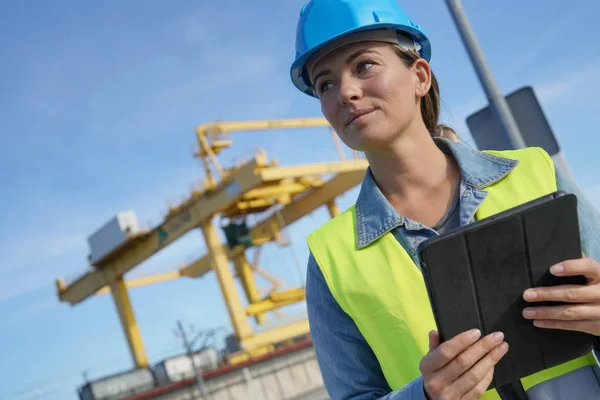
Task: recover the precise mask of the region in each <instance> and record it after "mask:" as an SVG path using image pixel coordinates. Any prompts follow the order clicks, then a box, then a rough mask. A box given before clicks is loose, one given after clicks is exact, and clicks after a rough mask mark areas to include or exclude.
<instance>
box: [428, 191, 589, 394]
mask: <svg viewBox="0 0 600 400" xmlns="http://www.w3.org/2000/svg"><path fill="white" fill-rule="evenodd" d="M419 255H420V261H421V267H422V270H423V274H424V277H425V282H426V286H427V290H428V293H429V298H430V301H431V305H432V308H433V311H434V316H435V320H436V324H437V327H438V332H439V333H440V336H441V340H442V341H445V340H447V339H450V338H452V337H454V336H455V335H457V334H459V333H461V332H464V331H466V330H468V329H472V328H479V329H480V330H481V332H482V334H483V335H486V334H489V333H492V332H495V331H502V332H504V334H505V341H506V342H507V343H508V344H509V346H510V347H509V351H508V353H507V354H506V355H505V356H504V358H503V359H502V360H500V362H499V363H498V364H497V365H496V368H495V371H494V379H493V381H492V383H491V385H490V389H491V388H496V387H499V386H502V385H505V384H507V383H511V382H515V381H517V380H518V379H520V378H522V377H525V376H528V375H530V374H533V373H535V372H538V371H541V370H543V369H547V368H550V367H553V366H555V365H559V364H561V363H564V362H567V361H569V360H571V359H574V358H577V357H580V356H582V355H584V354H587V353H588V352H589V351H591V349H592V347H593V336H592V335H588V334H585V333H580V332H570V331H562V330H550V329H542V328H536V327H535V326H533V321H531V320H527V319H525V318H523V316H522V310H523V308H524V307H526V306H527V305H528V304H530V303H528V302H526V301H524V300H523V297H522V295H523V292H524V291H525V290H526V289H527V288H530V287H535V286H551V285H556V284H585V283H586V280H585V278H584V277H581V276H578V277H560V278H558V277H555V276H553V275H551V274H550V272H549V268H550V267H551V266H552V265H554V264H556V263H559V262H561V261H564V260H567V259H573V258H581V244H580V236H579V223H578V218H577V199H576V197H575V196H574V195H571V194H564V193H562V192H557V193H553V194H551V195H549V196H544V197H543V198H540V199H537V200H534V201H532V202H529V203H526V204H524V205H522V206H519V207H516V208H514V209H511V210H508V211H505V212H503V213H499V214H497V215H495V216H492V217H489V218H486V219H483V220H481V221H477V222H475V223H473V224H471V225H467V226H465V227H461V228H458V229H456V230H453V231H449V232H447V233H446V234H443V235H440V236H437V237H435V238H432V239H429V240H428V241H427V242H424V243H423V244H422V245H421V246H420V247H419ZM531 304H532V305H534V304H535V303H531ZM538 304H539V303H538ZM554 304H556V303H554ZM483 335H482V336H483Z"/></svg>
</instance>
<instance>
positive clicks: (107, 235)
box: [88, 210, 140, 264]
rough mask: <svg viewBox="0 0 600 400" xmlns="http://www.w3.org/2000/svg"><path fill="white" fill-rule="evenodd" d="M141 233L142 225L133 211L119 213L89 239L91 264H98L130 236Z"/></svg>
mask: <svg viewBox="0 0 600 400" xmlns="http://www.w3.org/2000/svg"><path fill="white" fill-rule="evenodd" d="M139 232H140V225H139V222H138V219H137V216H136V215H135V213H134V212H133V211H131V210H129V211H121V212H118V213H117V215H115V216H114V217H113V218H111V219H110V220H109V221H108V222H107V223H105V224H104V225H103V226H102V227H101V228H100V229H98V230H97V231H96V232H94V233H93V234H91V235H90V236H89V237H88V245H89V248H90V255H89V256H88V258H89V261H90V263H91V264H94V263H96V262H97V261H98V260H100V259H101V258H102V257H104V256H106V255H107V254H109V253H110V252H111V251H113V250H114V249H116V248H117V247H119V246H120V245H121V244H123V243H124V242H125V241H127V239H128V238H129V237H130V236H133V235H135V234H137V233H139Z"/></svg>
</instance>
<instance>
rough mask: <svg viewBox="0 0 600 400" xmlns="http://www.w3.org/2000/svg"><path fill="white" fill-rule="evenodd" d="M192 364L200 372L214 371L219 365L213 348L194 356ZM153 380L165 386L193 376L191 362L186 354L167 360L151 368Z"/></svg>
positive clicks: (217, 355) (216, 353)
mask: <svg viewBox="0 0 600 400" xmlns="http://www.w3.org/2000/svg"><path fill="white" fill-rule="evenodd" d="M194 364H196V365H198V366H199V367H200V370H201V371H202V372H206V371H210V370H213V369H216V368H217V367H218V365H219V353H218V352H217V351H216V350H215V349H213V348H206V349H204V350H201V351H199V352H197V353H195V354H194ZM153 372H154V378H155V379H156V383H157V384H158V385H167V384H169V383H173V382H177V381H180V380H183V379H187V378H191V377H194V376H195V372H194V368H193V366H192V360H191V359H190V357H189V356H188V355H187V354H182V355H180V356H176V357H172V358H168V359H166V360H163V361H161V362H160V363H158V364H156V365H155V366H154V367H153Z"/></svg>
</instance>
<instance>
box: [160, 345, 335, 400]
mask: <svg viewBox="0 0 600 400" xmlns="http://www.w3.org/2000/svg"><path fill="white" fill-rule="evenodd" d="M205 385H206V389H207V391H208V394H209V398H208V399H206V400H209V399H210V400H237V399H251V400H292V399H294V400H328V399H329V397H328V396H327V393H326V392H325V389H324V387H323V379H322V377H321V373H320V370H319V365H318V364H317V360H316V355H315V352H314V349H313V347H312V346H309V347H305V348H301V349H299V350H296V351H293V352H290V353H286V354H282V355H279V356H277V357H276V358H271V359H267V360H264V361H260V362H258V363H256V364H252V365H248V366H246V367H244V368H242V369H239V370H234V371H230V372H227V373H224V374H220V375H217V376H213V377H211V378H209V379H207V380H206V382H205ZM152 399H160V400H191V399H201V397H200V392H199V390H198V388H197V386H196V385H192V386H187V387H182V388H179V389H176V390H174V391H171V392H169V393H163V394H160V395H157V396H153V397H152Z"/></svg>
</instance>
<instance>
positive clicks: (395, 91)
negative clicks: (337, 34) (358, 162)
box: [311, 42, 431, 151]
mask: <svg viewBox="0 0 600 400" xmlns="http://www.w3.org/2000/svg"><path fill="white" fill-rule="evenodd" d="M311 80H312V82H313V85H314V88H315V91H316V93H317V95H318V96H319V99H320V102H321V110H322V112H323V115H324V116H325V118H326V119H327V120H328V122H329V123H330V124H331V126H333V128H334V129H335V130H336V132H337V133H338V135H339V136H340V139H341V140H342V141H343V142H344V143H345V144H346V145H347V146H348V147H350V148H352V149H354V150H358V151H372V150H376V149H378V148H385V147H386V146H389V145H390V144H391V143H392V142H394V141H395V140H396V139H397V138H398V137H399V136H400V135H402V133H403V132H405V131H407V129H410V127H411V126H414V125H415V124H419V123H421V124H423V120H422V118H421V111H420V99H421V98H422V97H423V96H425V95H426V94H427V91H428V90H429V87H430V84H431V72H430V69H429V65H428V64H427V62H426V61H425V60H422V59H418V60H417V61H416V62H415V63H414V64H413V66H412V67H410V68H408V67H406V65H405V64H404V62H403V61H402V60H401V59H400V57H399V56H398V54H397V53H396V51H395V50H394V48H393V47H392V46H391V45H390V44H388V43H382V42H360V43H352V44H349V45H346V46H344V47H341V48H339V49H337V50H335V51H333V52H331V53H329V54H327V55H326V56H325V57H323V58H321V59H320V60H319V61H318V62H317V64H316V65H315V66H314V67H313V69H312V73H311ZM419 121H420V122H419Z"/></svg>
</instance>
